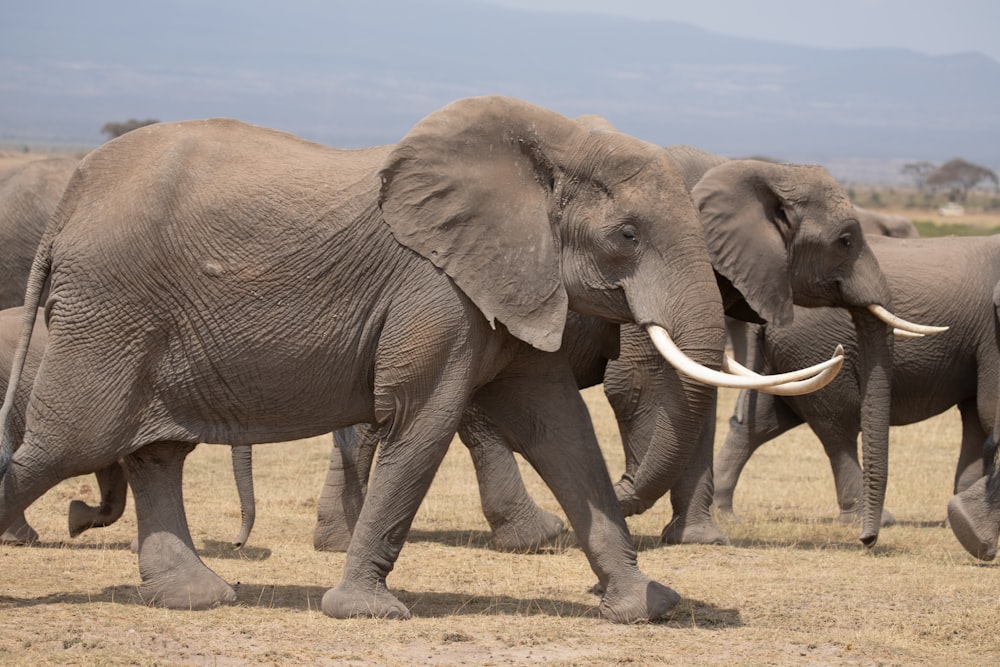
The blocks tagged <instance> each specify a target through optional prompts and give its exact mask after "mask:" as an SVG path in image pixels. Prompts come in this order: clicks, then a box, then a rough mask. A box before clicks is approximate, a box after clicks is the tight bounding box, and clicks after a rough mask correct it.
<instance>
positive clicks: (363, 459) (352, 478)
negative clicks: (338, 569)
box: [313, 424, 378, 553]
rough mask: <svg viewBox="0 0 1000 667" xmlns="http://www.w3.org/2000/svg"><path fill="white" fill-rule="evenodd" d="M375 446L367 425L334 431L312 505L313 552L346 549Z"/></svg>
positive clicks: (374, 434) (375, 434)
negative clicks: (328, 454)
mask: <svg viewBox="0 0 1000 667" xmlns="http://www.w3.org/2000/svg"><path fill="white" fill-rule="evenodd" d="M377 446H378V430H377V429H376V428H375V427H374V426H372V425H371V424H356V425H355V426H353V427H347V428H342V429H338V430H337V431H334V433H333V447H331V448H330V466H329V469H328V470H327V473H326V480H325V481H324V482H323V491H322V492H321V493H320V497H319V502H318V503H317V506H316V527H315V529H314V530H313V548H314V549H316V550H317V551H337V552H341V553H343V552H345V551H347V547H348V546H349V545H350V544H351V536H352V535H353V534H354V527H355V526H356V525H357V523H358V516H359V515H360V514H361V506H362V505H363V504H364V501H365V489H366V487H367V486H368V475H369V473H370V471H371V466H372V460H373V459H374V458H375V449H376V447H377Z"/></svg>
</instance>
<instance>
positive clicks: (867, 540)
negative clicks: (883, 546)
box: [860, 531, 878, 549]
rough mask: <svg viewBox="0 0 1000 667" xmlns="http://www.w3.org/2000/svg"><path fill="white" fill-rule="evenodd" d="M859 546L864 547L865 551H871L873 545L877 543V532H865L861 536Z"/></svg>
mask: <svg viewBox="0 0 1000 667" xmlns="http://www.w3.org/2000/svg"><path fill="white" fill-rule="evenodd" d="M860 539H861V544H863V545H865V548H866V549H872V548H873V547H874V546H875V543H876V542H878V532H877V531H876V532H870V531H865V532H864V533H862V534H861V538H860Z"/></svg>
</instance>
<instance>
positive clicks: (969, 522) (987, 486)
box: [948, 445, 1000, 560]
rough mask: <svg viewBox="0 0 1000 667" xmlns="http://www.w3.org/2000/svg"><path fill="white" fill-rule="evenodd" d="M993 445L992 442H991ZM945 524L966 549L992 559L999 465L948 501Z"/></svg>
mask: <svg viewBox="0 0 1000 667" xmlns="http://www.w3.org/2000/svg"><path fill="white" fill-rule="evenodd" d="M994 446H995V445H994ZM991 454H993V455H994V456H995V452H991ZM948 524H949V525H950V526H951V530H952V532H953V533H954V534H955V537H957V538H958V541H959V542H960V543H961V544H962V546H963V547H965V550H966V551H968V552H969V553H970V554H972V555H973V556H975V557H976V558H978V559H980V560H993V559H994V558H996V555H997V540H998V537H1000V467H998V466H997V462H994V463H993V465H992V469H991V471H990V474H989V475H987V476H985V477H980V478H979V480H978V481H976V482H975V483H973V484H972V485H971V486H970V487H969V488H967V489H965V490H964V491H962V492H961V493H958V494H955V495H954V496H952V497H951V500H949V501H948Z"/></svg>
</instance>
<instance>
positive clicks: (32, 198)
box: [0, 157, 79, 310]
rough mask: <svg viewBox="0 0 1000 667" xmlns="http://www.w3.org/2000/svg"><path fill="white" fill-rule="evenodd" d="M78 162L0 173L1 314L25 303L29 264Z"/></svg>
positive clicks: (60, 160) (58, 160) (54, 161)
mask: <svg viewBox="0 0 1000 667" xmlns="http://www.w3.org/2000/svg"><path fill="white" fill-rule="evenodd" d="M78 162H79V160H78V159H77V158H75V157H55V158H48V159H43V160H32V161H31V162H25V163H24V164H19V165H17V166H14V167H10V168H9V169H5V170H3V171H2V172H0V248H2V249H3V261H2V262H0V310H2V309H4V308H13V307H14V306H20V305H21V304H22V303H24V288H25V286H26V285H27V282H28V271H29V270H30V269H31V260H32V258H33V257H34V256H35V250H36V249H37V248H38V241H39V240H40V239H41V238H42V233H43V232H44V231H45V225H46V224H47V223H48V221H49V218H50V217H51V216H52V214H53V213H54V212H55V210H56V204H57V203H59V197H61V196H62V193H63V190H64V189H65V188H66V184H67V183H69V179H70V176H72V175H73V170H74V169H75V168H76V165H77V163H78Z"/></svg>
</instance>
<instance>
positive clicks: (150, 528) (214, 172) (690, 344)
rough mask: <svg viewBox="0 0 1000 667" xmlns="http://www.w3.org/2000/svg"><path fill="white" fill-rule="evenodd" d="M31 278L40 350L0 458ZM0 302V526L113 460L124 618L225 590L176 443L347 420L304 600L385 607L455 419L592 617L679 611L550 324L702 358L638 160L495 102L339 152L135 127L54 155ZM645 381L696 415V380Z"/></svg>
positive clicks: (688, 218) (708, 292)
mask: <svg viewBox="0 0 1000 667" xmlns="http://www.w3.org/2000/svg"><path fill="white" fill-rule="evenodd" d="M46 281H50V283H51V291H50V293H49V296H48V299H47V300H46V302H45V303H44V306H45V308H44V312H45V316H46V318H47V324H48V346H47V347H46V351H45V357H44V361H43V363H42V364H41V366H40V367H39V369H38V373H37V374H36V377H35V381H34V384H33V386H32V388H31V392H30V397H29V399H28V404H27V407H26V409H25V412H24V414H25V415H26V418H25V428H24V438H23V444H22V445H21V446H20V447H19V448H17V450H16V451H14V447H13V445H14V442H13V437H12V436H13V432H12V430H11V429H10V423H9V422H10V415H11V414H12V409H13V397H14V396H15V395H16V393H17V390H18V386H19V383H20V380H21V376H22V370H23V363H24V359H25V355H26V352H27V348H28V345H29V343H30V339H31V331H32V329H33V326H34V322H35V318H36V317H37V313H38V307H39V306H41V305H43V304H42V302H41V293H42V288H43V286H44V285H45V283H46ZM24 306H25V320H24V322H23V325H22V333H21V340H20V343H19V345H18V349H17V353H16V354H15V358H14V363H13V364H12V371H11V380H10V384H9V386H8V389H7V395H6V398H5V401H4V404H3V408H2V409H0V422H2V423H3V424H4V435H3V440H2V442H0V529H3V528H6V527H7V525H9V524H10V522H11V521H12V520H13V519H14V518H15V517H16V516H17V515H18V514H19V513H20V512H21V511H23V509H24V508H25V507H27V506H28V505H30V504H31V503H32V502H33V501H34V500H35V499H36V498H38V497H39V496H40V495H41V494H42V493H44V492H45V491H46V490H48V489H49V488H51V487H52V486H53V485H54V484H56V483H58V482H59V481H60V480H62V479H65V478H67V477H70V476H74V475H78V474H84V473H87V472H92V471H94V470H99V469H101V468H104V467H106V466H108V465H112V464H113V463H114V462H115V461H117V460H119V459H123V460H124V461H125V465H126V468H127V472H128V479H129V485H130V488H131V490H132V493H133V497H134V505H135V512H136V518H137V524H138V533H139V539H138V552H139V554H138V560H139V574H140V578H141V584H140V586H139V595H140V596H141V598H142V600H144V601H145V602H147V603H149V604H156V605H161V606H165V607H171V608H183V609H205V608H210V607H214V606H216V605H220V604H229V603H232V602H234V601H236V600H237V599H238V596H237V593H236V591H235V590H234V589H233V587H231V586H230V585H229V584H228V583H226V582H225V581H224V580H222V579H221V578H220V577H219V576H218V575H217V574H216V573H214V572H212V570H211V569H209V568H208V567H207V566H206V565H205V563H204V562H202V561H201V559H200V558H199V557H198V555H197V553H196V551H195V549H194V546H193V543H192V540H191V535H190V531H189V530H188V526H187V520H186V517H185V514H184V507H183V498H182V493H181V491H182V470H183V464H184V460H185V457H186V456H187V454H188V453H189V452H190V451H191V450H192V449H193V448H194V447H195V445H196V443H209V444H222V443H225V444H228V445H253V444H258V443H265V442H277V441H280V442H286V441H291V440H297V439H300V438H304V437H309V436H313V435H317V434H321V433H327V432H330V431H333V430H335V429H339V428H342V427H346V426H350V425H353V424H359V423H364V424H374V425H375V426H376V428H377V429H378V432H379V435H380V436H381V437H382V441H381V447H382V450H381V453H380V456H379V459H378V462H377V463H376V464H375V471H374V475H373V483H372V484H370V485H369V487H368V489H367V494H366V497H365V502H364V505H363V507H362V509H361V512H360V515H359V516H358V519H357V524H356V525H355V527H354V535H353V539H352V544H351V548H350V550H349V552H348V555H347V557H346V559H345V561H344V568H343V572H342V575H341V578H340V580H339V582H337V583H336V584H335V585H334V586H333V587H331V588H330V589H329V590H327V592H326V593H325V594H324V596H323V599H322V603H321V606H322V609H323V611H324V612H325V613H326V614H327V615H329V616H333V617H336V618H346V617H353V616H369V617H382V618H407V617H409V616H410V611H409V609H408V608H407V607H406V606H405V605H404V604H403V603H402V602H401V601H400V600H399V599H398V598H397V597H396V596H395V595H394V594H393V593H392V592H391V591H390V589H389V587H388V583H387V578H388V575H389V573H390V572H391V570H392V569H393V566H394V564H395V562H396V559H397V557H398V555H399V552H400V550H401V549H402V548H403V546H404V544H405V541H406V537H407V534H408V532H409V527H410V524H411V522H412V520H413V518H414V515H415V514H416V511H417V508H418V507H419V505H420V503H421V501H422V499H423V497H424V495H425V493H426V491H427V489H428V487H429V485H430V483H431V481H432V479H433V477H434V473H435V471H436V469H437V467H438V465H439V463H440V461H441V458H442V457H443V456H444V453H445V452H446V450H447V447H448V445H449V443H450V442H451V440H452V438H453V437H454V435H455V433H456V430H462V429H464V427H465V424H466V423H467V422H466V418H467V415H471V414H481V415H483V416H484V417H485V418H486V419H488V420H489V422H490V423H491V424H493V425H494V427H495V428H496V429H498V430H499V432H500V433H503V434H504V436H505V437H506V439H507V440H508V441H509V442H511V443H516V446H517V447H518V451H520V452H521V453H522V454H523V455H524V456H525V457H526V458H527V459H528V460H529V461H530V462H531V463H532V465H533V466H534V467H535V468H536V470H538V471H539V474H540V475H541V477H542V478H543V480H544V481H545V482H546V484H548V485H549V487H550V488H551V489H552V491H553V494H554V495H555V497H556V498H557V500H558V501H559V503H560V505H561V506H562V508H563V511H564V512H565V513H566V516H567V518H568V519H569V522H570V523H571V525H572V526H573V528H574V530H575V531H576V534H577V537H578V540H579V543H580V545H581V548H582V549H583V551H584V552H585V554H586V556H587V559H588V562H589V564H590V566H591V568H592V570H593V572H594V575H595V576H596V577H597V579H598V581H599V582H600V584H601V586H602V589H603V591H604V594H603V596H602V599H601V602H600V605H599V612H600V614H601V615H602V616H603V617H605V618H607V619H609V620H612V621H615V622H625V623H628V622H637V621H645V620H650V619H657V618H662V617H663V616H664V615H666V614H667V613H669V611H670V609H672V608H673V607H674V606H675V605H676V603H677V601H678V599H679V598H678V595H677V593H676V592H674V591H672V590H671V589H670V588H668V587H666V586H664V585H662V584H660V583H658V582H655V581H653V580H652V579H650V578H649V577H648V576H647V575H645V574H644V573H643V572H642V571H641V570H640V569H639V567H638V559H637V554H636V551H635V546H634V543H633V541H632V538H631V536H630V535H629V533H628V529H627V525H626V523H625V518H624V516H623V513H622V505H621V503H620V502H619V500H618V498H617V497H616V495H615V489H614V486H613V484H612V481H611V479H610V477H609V475H608V471H607V468H606V466H605V464H604V460H603V456H602V454H601V451H600V447H599V445H598V442H597V439H596V436H595V434H594V432H593V428H592V426H591V425H590V422H589V418H588V415H587V411H586V406H585V405H584V404H583V401H582V399H581V397H580V394H579V390H578V380H577V378H576V377H575V376H574V373H573V367H572V363H571V360H570V358H569V355H570V351H569V350H570V349H571V347H572V346H571V345H568V344H567V340H566V339H567V334H568V333H569V332H570V329H571V328H572V327H574V326H575V325H574V324H571V322H570V319H571V317H579V318H581V319H586V320H588V321H590V322H597V323H599V326H601V327H604V328H605V330H606V331H611V330H617V328H618V327H619V326H621V327H631V328H634V329H636V330H638V331H640V332H643V333H642V335H643V336H644V337H645V339H646V344H647V345H649V346H652V342H651V341H649V337H648V335H646V334H645V333H644V332H645V330H646V329H647V328H648V327H649V326H651V325H655V326H658V327H661V328H662V329H664V330H665V331H668V332H669V333H670V337H671V339H672V340H673V342H674V343H675V344H676V345H677V347H678V348H679V349H681V350H682V351H683V352H684V354H685V355H686V356H687V357H689V358H690V359H692V361H693V362H694V363H695V364H696V365H698V366H703V367H707V368H709V369H713V370H717V369H718V368H720V367H721V364H722V357H723V354H724V347H725V334H724V328H725V327H724V320H723V317H724V312H725V305H724V303H723V300H722V298H721V294H720V292H719V289H718V287H717V282H716V275H715V272H714V271H713V267H712V263H711V261H710V254H709V251H708V247H707V244H706V239H705V236H704V233H703V229H702V225H701V221H700V220H699V216H698V212H697V210H696V209H695V207H694V206H693V202H692V200H691V196H690V193H689V192H688V191H687V189H686V187H685V184H684V180H683V177H682V176H681V174H680V172H679V170H678V168H677V164H676V163H675V162H674V161H673V160H672V159H671V158H670V156H669V155H668V154H666V153H665V152H664V151H663V150H662V148H660V147H658V146H654V145H651V144H648V143H646V142H643V141H641V140H639V139H636V138H634V137H630V136H627V135H625V134H621V133H617V132H603V131H597V130H593V129H590V128H587V127H585V126H584V125H582V124H580V123H578V122H576V121H574V120H571V119H568V118H566V117H564V116H561V115H559V114H556V113H554V112H551V111H548V110H546V109H543V108H541V107H538V106H535V105H532V104H529V103H527V102H523V101H520V100H514V99H511V98H506V97H499V96H488V97H482V98H471V99H465V100H459V101H457V102H455V103H453V104H450V105H447V106H446V107H444V108H442V109H440V110H438V111H436V112H433V113H431V114H429V115H428V116H427V117H425V118H424V119H422V120H421V121H420V122H418V123H417V124H416V125H415V126H414V127H413V128H412V129H411V131H410V132H408V133H407V134H406V135H405V136H404V137H403V139H402V140H401V141H400V142H399V143H397V144H395V145H391V146H379V147H372V148H367V149H360V150H338V149H334V148H329V147H325V146H320V145H317V144H313V143H310V142H307V141H304V140H302V139H299V138H297V137H293V136H291V135H288V134H285V133H281V132H277V131H274V130H268V129H266V128H260V127H256V126H252V125H247V124H245V123H240V122H238V121H233V120H227V119H210V120H203V121H187V122H178V123H162V124H157V125H150V126H148V127H144V128H140V129H137V130H134V131H132V132H129V133H128V134H126V135H123V136H122V137H119V138H118V139H115V140H113V141H110V142H108V143H107V144H105V145H104V146H102V147H101V148H99V149H97V150H95V151H93V152H91V153H90V154H89V155H88V156H87V157H86V158H84V159H83V161H82V162H81V163H80V165H79V166H78V168H77V169H76V171H75V172H74V174H73V177H72V178H71V180H70V183H69V185H68V186H67V189H66V192H65V194H64V195H63V198H62V200H61V201H60V204H59V207H58V208H57V211H56V214H55V215H54V216H53V218H52V220H51V221H50V223H49V225H48V227H47V228H46V232H45V236H44V237H43V238H42V241H41V242H40V243H39V246H38V253H37V255H36V257H35V260H34V263H33V265H32V269H31V273H30V275H29V280H28V287H27V290H26V295H25V304H24ZM571 314H573V315H571ZM602 340H608V341H611V340H617V338H604V339H602ZM564 348H565V349H564ZM653 353H654V354H656V353H655V350H654V351H653ZM659 363H661V364H662V366H663V367H664V368H666V367H667V366H666V363H665V362H659ZM670 374H671V375H672V376H673V377H672V378H671V380H670V385H671V387H672V389H673V391H674V392H675V393H674V395H675V396H683V397H684V400H685V401H686V402H687V404H686V407H685V409H684V410H683V413H684V415H685V419H686V420H688V421H689V422H690V425H691V426H692V427H693V428H694V427H697V426H698V425H700V423H701V422H702V420H703V419H704V418H705V416H706V414H707V412H708V410H709V409H710V407H711V405H712V403H713V397H714V389H713V388H712V387H711V386H708V385H705V384H703V383H701V382H699V381H697V380H692V379H689V378H687V377H686V376H684V375H683V374H681V373H677V372H674V371H671V372H670ZM664 375H667V373H664ZM755 382H756V380H755ZM771 383H772V380H768V379H763V380H762V384H764V385H767V384H771ZM289 446H290V445H289Z"/></svg>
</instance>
